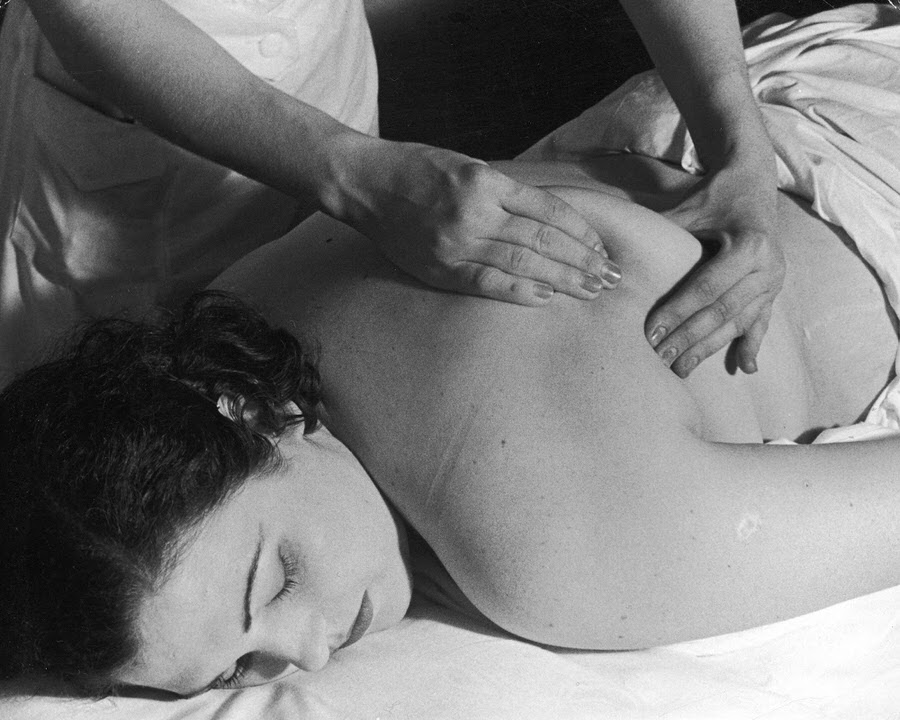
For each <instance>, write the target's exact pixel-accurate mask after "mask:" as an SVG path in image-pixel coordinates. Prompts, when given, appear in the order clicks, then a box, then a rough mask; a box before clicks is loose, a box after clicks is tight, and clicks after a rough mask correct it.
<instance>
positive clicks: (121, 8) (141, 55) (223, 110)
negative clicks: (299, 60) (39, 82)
mask: <svg viewBox="0 0 900 720" xmlns="http://www.w3.org/2000/svg"><path fill="white" fill-rule="evenodd" d="M28 1H29V6H30V7H31V9H32V12H33V13H34V15H35V17H36V18H37V20H38V23H39V25H40V27H41V30H42V31H43V32H44V34H45V35H46V36H47V37H48V39H49V40H50V42H51V44H52V46H53V48H54V50H55V51H56V53H57V55H58V56H59V57H60V60H61V61H62V63H63V66H64V67H65V69H66V70H67V71H68V72H69V74H71V75H72V76H73V77H74V78H75V79H76V80H78V81H79V82H80V83H81V84H82V85H84V86H85V87H87V88H88V89H89V90H90V91H92V92H94V93H96V94H97V95H99V96H101V97H102V98H103V99H104V100H108V101H109V102H112V103H113V104H115V105H116V106H118V107H119V108H121V109H122V110H123V111H125V112H126V113H128V114H129V115H132V116H133V117H135V118H136V119H137V120H138V121H139V122H141V123H142V124H144V125H146V126H148V127H149V128H151V129H152V130H154V131H155V132H157V133H158V134H160V135H161V136H163V137H165V138H167V139H168V140H170V141H171V142H173V143H175V144H177V145H180V146H182V147H184V148H186V149H188V150H191V151H192V152H195V153H197V154H199V155H201V156H203V157H206V158H208V159H211V160H214V161H216V162H219V163H221V164H223V165H226V166H228V167H231V168H232V169H235V170H237V171H239V172H241V173H243V174H245V175H248V176H249V177H252V178H254V179H256V180H259V181H261V182H264V183H266V184H268V185H271V186H272V187H275V188H277V189H279V190H281V191H283V192H285V193H287V194H289V195H291V196H294V197H297V198H301V199H304V200H306V201H308V202H309V201H312V202H313V203H315V204H316V205H320V206H321V205H323V204H327V202H328V198H329V192H330V185H331V183H333V182H336V181H335V180H334V177H335V175H336V173H337V170H336V168H335V167H334V166H333V162H332V161H333V159H334V158H335V157H336V156H337V155H338V154H339V150H338V149H339V148H340V149H342V150H343V149H344V148H346V147H347V146H350V145H352V144H353V143H354V142H359V141H361V140H365V138H364V137H363V136H361V135H359V134H358V133H355V132H353V131H352V130H350V129H349V128H347V127H346V126H344V125H342V124H341V123H339V122H337V121H336V120H334V119H333V118H331V117H329V116H328V115H326V114H325V113H323V112H321V111H319V110H317V109H316V108H313V107H311V106H309V105H306V104H304V103H302V102H300V101H298V100H296V99H294V98H292V97H290V96H289V95H287V94H285V93H283V92H281V91H279V90H277V89H276V88H274V87H272V86H270V85H269V84H267V83H266V82H264V81H263V80H261V79H260V78H258V77H256V76H255V75H254V74H252V73H251V72H249V71H248V70H247V69H246V68H244V67H243V66H242V65H241V64H240V63H239V62H237V61H236V60H235V59H234V58H233V57H231V55H229V54H228V53H227V52H226V51H225V50H224V49H223V48H222V47H220V46H219V45H218V44H217V43H216V42H215V41H214V40H213V39H212V38H210V37H209V36H208V35H207V34H206V33H204V32H203V31H201V30H200V29H199V28H198V27H196V26H195V25H194V24H192V23H191V22H190V21H188V20H187V19H186V18H184V17H183V16H182V15H181V14H179V13H178V12H176V11H175V10H174V9H173V8H171V7H170V6H169V5H168V4H166V3H165V2H162V0H40V2H38V1H37V0H28ZM301 158H302V161H300V160H299V159H301Z"/></svg>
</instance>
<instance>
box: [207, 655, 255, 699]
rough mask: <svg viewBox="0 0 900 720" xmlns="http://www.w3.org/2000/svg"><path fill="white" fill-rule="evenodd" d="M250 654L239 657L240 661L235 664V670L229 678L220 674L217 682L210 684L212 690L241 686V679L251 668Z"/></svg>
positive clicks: (231, 688)
mask: <svg viewBox="0 0 900 720" xmlns="http://www.w3.org/2000/svg"><path fill="white" fill-rule="evenodd" d="M250 660H251V658H250V655H249V654H247V655H244V656H242V657H240V658H238V661H237V662H236V663H235V664H234V671H233V672H232V673H231V675H229V676H228V677H227V678H226V677H222V676H219V677H218V678H216V680H215V682H213V684H212V685H210V689H211V690H233V689H235V688H237V687H240V684H241V680H242V679H243V677H244V675H246V674H247V671H248V670H249V669H250Z"/></svg>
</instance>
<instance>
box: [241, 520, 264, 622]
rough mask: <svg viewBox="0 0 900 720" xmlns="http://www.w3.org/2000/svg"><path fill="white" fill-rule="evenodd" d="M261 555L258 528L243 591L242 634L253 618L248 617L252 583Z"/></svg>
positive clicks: (260, 533) (260, 531)
mask: <svg viewBox="0 0 900 720" xmlns="http://www.w3.org/2000/svg"><path fill="white" fill-rule="evenodd" d="M261 553H262V526H260V528H259V539H258V540H257V542H256V552H255V553H253V560H252V561H251V563H250V570H249V572H248V573H247V589H246V590H245V591H244V632H248V631H249V630H250V626H251V625H252V624H253V618H252V617H251V616H250V597H251V596H252V595H253V581H254V580H255V579H256V568H257V567H258V566H259V556H260V554H261Z"/></svg>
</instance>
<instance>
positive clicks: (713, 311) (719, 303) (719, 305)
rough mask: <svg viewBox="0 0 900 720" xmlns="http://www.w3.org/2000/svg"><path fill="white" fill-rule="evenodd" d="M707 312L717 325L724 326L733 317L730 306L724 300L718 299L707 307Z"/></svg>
mask: <svg viewBox="0 0 900 720" xmlns="http://www.w3.org/2000/svg"><path fill="white" fill-rule="evenodd" d="M707 311H708V313H709V315H710V317H712V319H713V320H714V321H715V322H716V324H717V325H724V324H725V323H726V322H728V320H729V319H730V317H731V313H730V312H729V308H728V305H727V304H726V303H725V301H724V300H722V298H716V299H715V300H713V301H712V302H711V303H710V304H709V306H708V307H707Z"/></svg>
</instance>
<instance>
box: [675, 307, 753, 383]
mask: <svg viewBox="0 0 900 720" xmlns="http://www.w3.org/2000/svg"><path fill="white" fill-rule="evenodd" d="M766 302H767V300H766V299H765V298H759V299H758V300H757V301H755V302H753V303H751V304H750V305H748V306H747V307H746V308H745V310H744V311H743V312H742V313H740V314H739V315H738V316H736V317H734V318H731V319H729V320H728V321H727V322H725V323H724V324H722V325H720V326H719V327H717V328H716V329H715V330H714V331H713V332H711V333H710V334H709V335H707V336H705V337H703V338H701V339H700V340H698V341H697V342H695V343H694V344H693V345H691V346H690V347H687V348H685V349H684V350H683V351H681V352H680V353H679V354H678V357H677V358H676V359H675V360H674V361H673V362H671V363H667V364H669V366H670V368H671V369H672V371H673V372H674V373H675V374H676V375H678V376H679V377H681V378H686V377H688V375H690V374H691V373H692V372H693V371H694V370H696V369H697V367H698V366H699V365H700V363H702V362H703V361H705V360H706V359H708V358H709V357H711V356H712V355H715V354H716V353H717V352H719V351H720V350H722V349H723V348H725V347H726V346H727V345H729V344H730V343H731V342H732V341H733V340H734V339H735V338H738V337H741V336H742V335H743V334H744V333H745V329H746V328H749V327H751V326H752V325H753V323H754V321H755V318H757V317H758V316H759V315H760V313H761V312H762V311H763V306H764V305H765V303H766Z"/></svg>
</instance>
